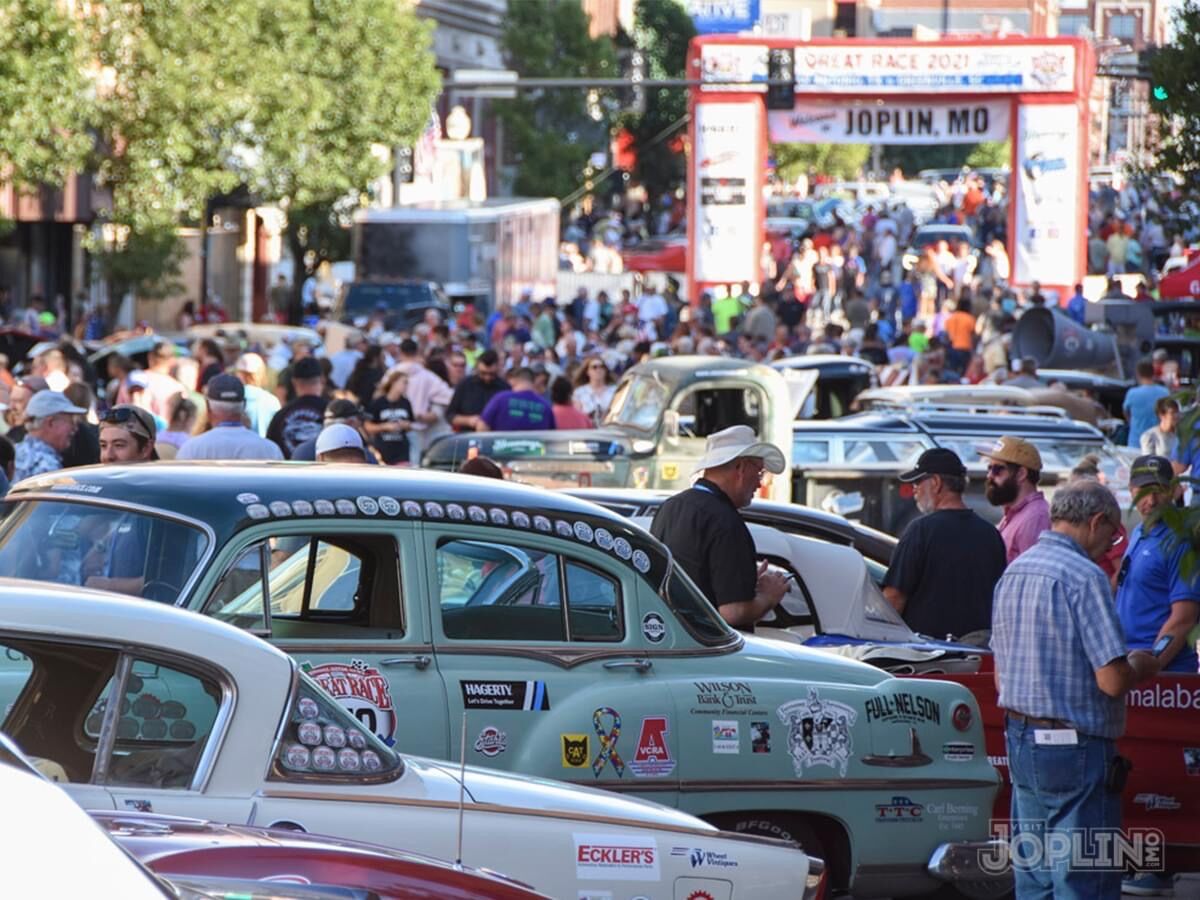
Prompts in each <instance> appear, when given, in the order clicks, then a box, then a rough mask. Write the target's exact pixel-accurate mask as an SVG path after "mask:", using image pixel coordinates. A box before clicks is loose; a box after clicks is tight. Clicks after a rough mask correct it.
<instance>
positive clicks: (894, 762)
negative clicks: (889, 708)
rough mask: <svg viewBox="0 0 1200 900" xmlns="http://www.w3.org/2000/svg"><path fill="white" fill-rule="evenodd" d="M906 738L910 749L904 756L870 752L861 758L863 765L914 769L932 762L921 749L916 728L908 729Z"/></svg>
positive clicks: (931, 758)
mask: <svg viewBox="0 0 1200 900" xmlns="http://www.w3.org/2000/svg"><path fill="white" fill-rule="evenodd" d="M908 740H909V745H910V747H911V750H910V751H909V752H908V753H906V754H905V755H904V756H884V755H882V754H880V753H871V754H868V755H867V756H864V757H862V758H861V762H862V764H863V765H864V766H883V767H884V768H888V769H915V768H917V767H919V766H928V765H931V764H932V763H933V757H931V756H930V755H929V754H928V753H925V752H924V751H923V750H922V749H921V739H920V738H919V737H917V729H915V728H910V729H908Z"/></svg>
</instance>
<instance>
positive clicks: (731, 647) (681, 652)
mask: <svg viewBox="0 0 1200 900" xmlns="http://www.w3.org/2000/svg"><path fill="white" fill-rule="evenodd" d="M741 648H742V642H741V641H738V642H737V643H736V644H726V645H723V646H720V647H703V646H701V647H685V648H681V649H677V650H648V649H646V648H639V647H620V648H616V647H614V648H612V649H607V650H591V649H588V650H573V649H566V648H554V649H550V648H546V649H542V648H540V647H531V646H520V645H516V644H510V645H508V646H494V645H491V644H485V643H479V642H476V643H475V644H474V645H470V644H468V645H465V646H464V645H460V644H457V643H456V644H453V645H450V644H439V645H438V647H437V652H438V654H439V655H447V656H449V655H455V656H464V655H470V656H474V655H476V654H478V653H480V652H483V653H486V654H487V655H488V656H520V657H526V658H528V659H534V660H537V661H539V662H548V663H552V664H553V665H556V666H558V667H560V668H563V669H573V668H575V667H576V666H579V665H583V664H584V663H588V662H594V661H596V660H598V659H620V658H622V657H631V658H632V657H636V658H645V659H650V660H654V659H669V658H671V657H679V658H685V659H692V658H695V657H697V656H725V655H727V654H730V653H736V652H737V651H738V650H740V649H741ZM393 649H394V648H393Z"/></svg>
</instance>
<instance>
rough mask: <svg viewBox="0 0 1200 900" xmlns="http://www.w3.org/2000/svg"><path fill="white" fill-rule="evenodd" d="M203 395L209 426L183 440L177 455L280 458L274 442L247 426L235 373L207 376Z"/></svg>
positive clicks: (242, 394) (243, 392)
mask: <svg viewBox="0 0 1200 900" xmlns="http://www.w3.org/2000/svg"><path fill="white" fill-rule="evenodd" d="M204 396H205V398H206V399H207V401H208V424H209V425H211V426H212V427H211V428H210V429H209V430H208V431H206V432H204V433H203V434H198V435H196V436H195V437H191V438H188V439H187V440H186V441H184V442H183V446H182V447H180V448H179V452H178V453H177V454H176V455H175V458H176V459H283V453H282V452H280V450H279V448H278V447H276V446H275V444H273V443H272V442H271V441H268V440H267V439H266V438H264V437H260V436H259V434H258V432H256V431H254V430H253V429H251V428H249V427H247V422H248V420H247V418H246V388H245V386H244V385H243V384H242V382H241V379H239V378H238V377H237V376H236V375H225V374H221V375H216V376H214V377H212V378H210V379H209V380H208V385H207V386H206V387H205V388H204Z"/></svg>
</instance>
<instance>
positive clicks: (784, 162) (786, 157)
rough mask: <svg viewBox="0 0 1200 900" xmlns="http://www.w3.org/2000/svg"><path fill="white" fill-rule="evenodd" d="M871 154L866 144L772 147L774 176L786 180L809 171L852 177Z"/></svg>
mask: <svg viewBox="0 0 1200 900" xmlns="http://www.w3.org/2000/svg"><path fill="white" fill-rule="evenodd" d="M870 155H871V147H870V145H869V144H772V145H771V156H772V157H773V158H774V160H775V174H776V175H777V176H778V177H779V178H780V179H782V180H785V181H790V180H791V179H793V178H795V177H796V176H797V175H799V174H800V173H802V172H807V171H809V170H810V169H811V170H812V171H814V172H815V173H816V174H818V175H831V176H833V177H834V178H856V177H857V176H858V174H859V173H860V172H861V171H862V168H863V166H865V165H866V164H867V159H868V158H869V157H870Z"/></svg>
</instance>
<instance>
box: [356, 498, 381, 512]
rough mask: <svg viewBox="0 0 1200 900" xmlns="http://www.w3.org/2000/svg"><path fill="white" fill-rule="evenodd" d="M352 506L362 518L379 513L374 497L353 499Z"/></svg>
mask: <svg viewBox="0 0 1200 900" xmlns="http://www.w3.org/2000/svg"><path fill="white" fill-rule="evenodd" d="M354 505H355V506H357V507H358V509H359V511H360V512H361V513H362V514H363V515H364V516H373V515H375V514H376V513H377V512H379V503H378V502H377V501H376V500H375V498H374V497H355V498H354Z"/></svg>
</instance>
